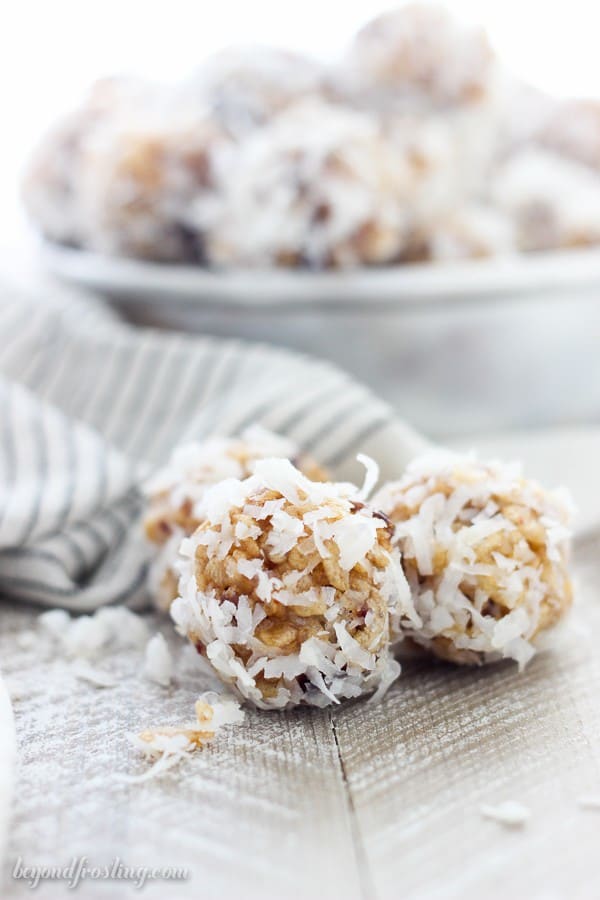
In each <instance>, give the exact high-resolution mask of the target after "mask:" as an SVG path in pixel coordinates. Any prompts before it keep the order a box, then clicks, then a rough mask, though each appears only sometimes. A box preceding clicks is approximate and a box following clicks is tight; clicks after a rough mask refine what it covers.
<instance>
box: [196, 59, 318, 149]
mask: <svg viewBox="0 0 600 900" xmlns="http://www.w3.org/2000/svg"><path fill="white" fill-rule="evenodd" d="M321 80H322V69H321V66H319V65H318V64H317V63H316V62H314V61H313V60H311V59H309V58H307V57H304V56H302V55H301V54H299V53H293V52H291V51H287V50H279V49H277V48H274V47H261V46H248V47H231V48H229V49H226V50H222V51H220V52H219V53H217V54H215V55H214V56H213V57H211V58H210V59H208V60H207V62H206V63H205V65H204V66H203V68H202V69H201V70H200V71H199V72H198V73H197V75H196V77H195V78H194V79H193V82H194V87H195V88H196V90H198V91H199V93H200V96H204V97H205V98H206V100H207V102H208V103H209V105H210V107H211V109H212V110H213V111H214V114H215V116H216V118H217V119H218V120H219V121H220V122H221V124H222V125H223V127H224V128H225V129H226V130H227V131H228V132H229V133H230V134H231V135H232V136H233V137H236V138H243V137H244V136H245V135H246V134H247V133H248V132H250V131H252V130H253V129H255V128H258V127H262V126H263V125H265V124H266V123H268V122H269V121H270V120H271V119H272V118H273V117H274V116H275V115H277V114H278V113H280V112H281V111H282V110H284V109H285V108H286V107H288V106H290V105H291V104H292V103H295V102H297V101H298V100H302V99H304V98H306V97H308V96H312V95H317V94H318V93H319V92H320V88H321Z"/></svg>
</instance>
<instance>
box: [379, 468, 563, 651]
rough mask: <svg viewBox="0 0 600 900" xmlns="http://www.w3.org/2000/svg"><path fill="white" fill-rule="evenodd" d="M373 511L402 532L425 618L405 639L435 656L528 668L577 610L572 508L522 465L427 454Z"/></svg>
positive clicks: (407, 567)
mask: <svg viewBox="0 0 600 900" xmlns="http://www.w3.org/2000/svg"><path fill="white" fill-rule="evenodd" d="M373 503H374V504H375V505H376V506H377V507H378V508H380V509H382V510H383V512H384V513H386V514H387V515H388V516H389V518H390V519H391V521H392V522H393V523H394V524H395V533H394V542H395V545H396V546H397V547H398V548H399V549H400V551H401V554H402V565H403V568H404V572H405V575H406V577H407V580H408V583H409V585H410V588H411V592H412V596H413V599H414V603H415V608H416V611H417V613H418V615H419V617H420V620H421V622H420V624H419V626H418V627H417V628H410V627H409V628H406V629H405V630H404V634H405V635H406V636H409V637H411V638H412V639H413V641H415V642H416V643H417V644H420V645H422V646H424V647H427V648H428V649H429V650H431V651H432V652H433V653H435V654H436V655H437V656H440V657H442V658H443V659H447V660H451V661H452V662H457V663H467V664H475V663H483V662H493V661H495V660H499V659H503V658H510V659H514V660H516V661H517V662H518V663H519V665H520V666H521V667H522V666H524V665H525V664H526V663H527V662H528V660H529V659H531V657H532V656H533V654H534V653H535V649H536V639H537V638H538V636H539V635H540V634H541V632H543V631H545V630H546V629H548V628H550V627H551V626H552V625H554V624H555V623H556V622H558V620H559V619H560V618H561V617H562V616H563V615H564V614H565V612H566V611H567V609H568V608H569V607H570V605H571V600H572V589H571V582H570V580H569V574H568V569H567V559H568V540H569V536H570V532H569V528H568V525H569V519H570V506H569V503H568V500H567V498H565V497H563V496H562V495H561V494H559V493H550V492H548V491H545V490H544V489H543V488H542V487H540V486H539V485H538V484H536V483H535V482H533V481H528V480H526V479H524V478H523V477H522V475H521V472H520V468H519V466H517V465H504V464H501V463H482V462H478V461H477V460H475V459H473V458H470V457H461V456H454V455H450V454H445V453H438V454H431V455H426V456H424V457H421V458H419V459H417V460H416V461H415V462H413V463H412V464H411V465H410V466H409V467H408V469H407V471H406V473H405V475H404V476H403V478H402V479H400V481H397V482H393V483H391V484H388V485H387V486H385V487H384V488H383V489H382V490H381V491H380V492H379V493H378V494H377V495H376V496H375V497H374V499H373Z"/></svg>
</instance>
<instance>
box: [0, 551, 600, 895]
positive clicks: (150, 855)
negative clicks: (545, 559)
mask: <svg viewBox="0 0 600 900" xmlns="http://www.w3.org/2000/svg"><path fill="white" fill-rule="evenodd" d="M598 556H599V554H598V544H597V542H596V541H588V542H587V544H586V545H581V547H580V550H579V554H578V559H577V571H578V576H579V581H580V586H579V594H580V610H579V614H578V616H577V617H576V619H575V624H574V626H573V627H571V629H570V632H569V633H568V634H567V635H566V636H565V637H564V639H563V641H562V643H561V645H560V646H559V647H558V648H557V649H556V650H555V651H554V652H551V653H547V654H545V655H543V656H540V657H539V658H537V659H536V660H534V661H533V663H532V664H531V665H530V666H529V667H528V669H527V670H526V672H525V673H524V674H523V675H519V673H518V672H517V671H516V669H515V667H514V666H512V665H510V664H507V665H500V666H495V667H490V668H488V669H481V670H476V671H471V670H466V669H456V668H452V667H450V666H445V665H441V664H438V665H432V664H430V663H429V662H428V661H426V660H424V659H416V660H412V661H409V662H406V663H405V665H404V673H403V676H402V678H401V680H400V682H399V683H398V684H397V685H396V686H395V687H394V688H393V689H392V690H391V691H390V693H389V694H388V696H387V698H386V699H385V701H384V702H383V703H382V704H381V705H379V706H376V705H373V704H370V703H368V702H356V703H352V704H350V705H348V706H345V707H343V708H339V709H336V710H335V711H333V712H328V711H324V712H321V711H318V710H303V711H298V712H294V713H287V714H283V715H282V714H277V713H259V712H249V713H248V716H247V720H246V722H245V723H244V724H243V725H242V726H239V727H237V728H232V729H231V730H230V731H229V732H228V733H227V734H224V737H223V738H222V739H220V740H219V741H217V742H215V744H213V745H212V746H209V747H208V748H206V749H205V750H204V751H202V752H200V753H197V754H196V755H195V756H194V757H192V758H191V759H190V760H188V761H187V762H185V763H184V764H183V765H182V766H181V768H179V769H178V770H177V771H176V772H173V773H170V774H168V775H166V776H165V777H164V778H163V779H161V780H160V781H152V782H149V783H146V784H136V785H128V784H123V783H122V781H120V780H119V778H118V774H119V773H129V774H132V773H137V772H142V771H144V768H145V766H146V764H145V763H144V762H143V761H140V760H139V758H138V757H137V755H136V753H135V751H134V750H133V749H131V748H130V747H129V745H128V743H127V740H126V733H127V732H131V731H138V730H140V729H141V728H143V727H146V726H149V725H155V724H159V723H166V722H169V723H176V722H179V721H185V720H186V719H189V718H190V711H191V707H192V703H193V700H194V698H195V696H196V695H197V693H198V692H199V691H201V690H204V689H206V688H207V687H209V686H210V685H209V684H208V682H207V681H206V677H205V676H204V675H202V674H200V673H199V671H198V667H197V660H196V659H195V657H194V654H193V653H190V652H187V651H183V652H182V646H181V644H180V643H179V641H178V639H177V638H176V636H174V635H173V634H172V633H170V628H169V626H168V623H166V622H162V623H161V622H159V621H158V620H156V619H153V618H151V619H150V621H151V625H152V627H153V628H154V627H160V628H161V629H162V630H163V631H164V632H165V634H167V635H168V638H169V641H170V642H171V644H172V647H173V649H174V650H175V651H176V655H177V670H176V680H175V682H174V684H173V685H172V687H171V688H169V689H166V690H165V689H163V688H160V687H158V686H156V685H153V684H150V683H149V682H148V681H146V680H144V679H143V677H142V676H141V674H140V665H141V655H140V653H139V652H134V651H132V652H131V653H128V654H126V655H125V656H120V657H111V658H109V659H106V660H102V661H101V662H100V663H99V666H100V667H101V668H103V669H108V670H110V672H111V673H112V674H113V675H115V676H116V677H117V680H118V684H117V686H116V687H114V688H110V689H106V690H98V689H96V688H93V687H91V686H90V685H88V684H86V683H84V682H82V681H80V680H77V679H76V678H75V677H74V676H73V674H72V670H71V668H70V664H69V663H68V662H67V661H65V660H64V659H60V658H56V656H55V655H53V654H45V653H44V652H42V653H41V656H40V650H39V648H37V647H33V648H32V647H29V648H27V646H26V644H27V641H24V640H23V639H22V637H19V635H22V632H23V630H25V629H30V630H31V629H33V628H35V617H36V615H37V612H36V611H34V610H32V609H28V608H23V607H18V608H15V607H12V606H10V605H8V604H5V605H2V606H0V617H1V622H2V631H1V633H0V660H1V662H2V666H3V669H4V671H5V674H6V676H7V681H8V684H9V687H10V690H11V694H12V697H13V704H14V708H15V714H16V721H17V730H18V734H19V741H20V774H19V783H18V788H17V802H16V809H15V817H14V821H13V826H12V828H11V833H10V848H9V867H10V865H11V862H14V860H15V859H16V858H17V857H18V856H22V857H23V858H24V859H25V860H27V861H29V862H31V863H37V864H41V863H47V862H53V863H55V864H56V863H65V862H68V861H69V860H70V858H71V857H72V856H73V855H79V854H85V855H86V856H87V857H88V858H89V859H90V860H91V861H93V862H95V863H97V864H102V863H104V862H107V861H110V860H112V859H113V858H114V857H115V856H118V857H120V858H121V859H122V860H123V861H124V862H126V863H127V864H129V865H169V866H187V867H189V869H190V878H189V880H187V881H185V882H180V883H170V884H169V885H168V887H167V888H166V889H165V885H164V883H155V884H150V885H148V886H147V887H146V888H145V890H144V894H145V895H148V896H154V895H156V896H165V895H168V896H169V897H173V898H177V897H182V898H192V897H193V898H198V897H202V898H208V900H213V898H214V900H216V898H225V900H229V898H234V897H235V898H237V897H243V898H244V900H254V898H259V897H260V898H273V900H275V898H276V900H279V898H282V900H287V898H292V900H296V898H297V900H315V898H321V897H323V898H331V900H338V898H339V900H342V898H344V900H388V898H389V900H397V898H402V900H405V898H408V900H410V898H417V900H429V898H432V900H433V898H439V900H442V898H443V900H454V898H456V900H458V898H460V900H470V898H473V900H475V898H477V900H479V898H485V900H495V898H501V897H502V898H504V897H507V896H510V897H527V898H531V900H538V898H539V900H542V898H543V900H549V898H553V900H554V898H560V900H562V898H565V900H566V898H569V900H572V898H584V900H587V898H590V900H592V898H597V897H598V896H600V882H599V879H598V876H597V875H596V872H595V857H596V854H597V847H598V844H599V838H600V812H595V811H593V810H584V809H582V808H581V807H580V806H579V805H578V802H577V800H578V798H579V797H580V796H583V795H588V796H589V795H596V796H599V795H600V704H599V703H598V700H597V697H598V695H599V694H600V659H599V658H598V656H597V653H596V650H595V641H597V639H598V636H600V603H599V602H598V585H599V584H600V561H599V560H598ZM577 621H583V622H585V623H586V625H587V626H588V627H589V629H590V631H589V632H588V633H586V632H585V631H584V630H583V629H582V628H578V627H576V626H577ZM509 799H512V800H518V801H519V802H521V803H524V804H525V805H526V806H528V807H529V808H530V809H531V813H532V815H531V820H530V821H529V822H528V823H527V825H526V826H525V827H524V828H522V829H515V830H508V829H506V828H503V827H502V826H500V825H499V824H498V823H496V822H493V821H487V820H484V819H482V817H481V814H480V806H481V804H484V803H491V804H494V803H497V802H500V801H503V800H509ZM43 890H44V896H48V897H64V896H65V892H64V887H62V886H61V885H45V886H44V888H43ZM130 894H131V896H133V895H136V891H135V890H134V889H133V888H131V889H126V888H125V887H124V886H123V884H119V883H117V884H115V883H113V884H101V883H97V884H92V883H88V884H86V886H85V893H84V894H83V896H85V897H86V900H88V898H89V900H94V898H96V897H102V898H105V897H115V898H121V897H127V896H129V895H130ZM29 895H30V891H29V889H28V888H27V887H26V886H25V885H24V884H23V883H21V882H14V881H12V880H11V879H10V878H7V880H6V882H5V886H4V889H3V892H2V897H3V898H6V900H15V898H20V897H25V896H29ZM137 895H138V896H139V893H137Z"/></svg>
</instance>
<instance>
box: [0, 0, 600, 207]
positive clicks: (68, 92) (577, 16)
mask: <svg viewBox="0 0 600 900" xmlns="http://www.w3.org/2000/svg"><path fill="white" fill-rule="evenodd" d="M450 5H451V7H452V9H453V10H454V11H455V12H456V13H457V14H459V15H461V16H463V17H466V18H469V19H471V20H479V21H481V22H483V23H484V24H485V25H486V26H487V28H488V31H489V33H490V36H491V37H492V40H493V43H494V44H495V46H496V48H497V49H498V51H499V52H500V53H501V54H502V57H503V58H504V60H505V61H506V62H507V63H508V64H509V65H510V66H511V67H512V68H513V69H515V70H516V71H518V72H520V73H521V74H522V75H523V76H524V77H525V78H527V79H528V80H530V81H531V82H533V83H534V84H537V85H538V86H540V87H543V88H546V89H548V90H550V91H553V92H555V93H559V94H562V95H568V94H577V93H584V94H594V93H599V94H600V54H599V52H598V46H597V45H598V36H597V35H598V27H597V26H598V24H599V22H600V13H598V11H597V10H598V7H597V5H596V3H595V0H558V2H552V0H546V2H544V0H522V2H515V0H454V2H452V3H451V4H450ZM388 6H389V3H386V2H381V0H300V2H298V3H296V2H289V0H252V2H251V0H210V2H206V0H168V2H152V0H39V2H34V0H15V2H12V3H10V6H8V7H7V9H5V11H4V15H3V23H2V32H3V34H2V37H3V40H2V42H1V51H0V109H1V110H2V117H3V123H4V127H3V129H2V136H1V140H0V203H1V204H2V214H1V216H0V218H1V219H2V220H4V221H6V219H7V213H8V211H9V210H12V209H14V208H15V207H16V200H15V198H16V194H17V191H16V184H17V182H18V176H19V171H20V169H21V167H22V164H23V160H24V158H25V157H26V154H27V150H28V148H29V147H30V146H31V144H32V142H33V141H34V140H35V138H36V136H37V135H38V134H39V132H40V130H41V129H42V128H43V127H44V126H45V125H47V124H48V123H49V122H50V121H51V120H52V119H53V118H54V117H55V116H56V115H57V114H58V113H59V112H60V111H62V110H64V109H68V107H69V106H70V104H72V103H74V102H76V100H77V98H78V96H79V95H80V94H81V93H82V91H83V90H84V89H85V87H86V86H87V85H88V84H89V82H90V81H92V80H93V79H94V78H96V77H98V76H100V75H104V74H111V73H115V72H125V71H135V72H141V73H146V74H149V75H154V76H159V77H166V78H176V77H177V76H178V75H181V74H183V73H185V72H186V71H188V70H189V69H192V68H193V67H194V66H195V65H196V64H197V63H198V62H199V61H200V60H201V59H202V57H203V56H205V55H206V54H207V53H210V52H211V51H213V50H216V49H218V48H220V47H222V46H224V45H227V44H235V43H247V42H260V43H276V44H284V45H287V46H289V47H291V48H295V49H299V50H304V51H308V52H310V53H312V54H314V55H317V56H320V57H323V58H332V57H334V56H335V55H336V54H338V53H341V52H343V49H344V47H345V46H346V44H347V43H348V41H349V39H350V37H351V35H352V33H353V31H354V30H355V29H356V28H357V27H358V26H359V25H361V24H362V23H363V22H364V21H365V20H367V19H368V18H370V17H371V16H372V15H373V14H375V13H376V12H378V11H379V10H383V9H385V8H387V7H388Z"/></svg>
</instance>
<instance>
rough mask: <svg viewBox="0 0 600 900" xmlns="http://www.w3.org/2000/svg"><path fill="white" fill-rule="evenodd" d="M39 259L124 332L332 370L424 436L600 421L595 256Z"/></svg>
mask: <svg viewBox="0 0 600 900" xmlns="http://www.w3.org/2000/svg"><path fill="white" fill-rule="evenodd" d="M43 259H44V262H45V265H46V267H47V268H49V269H50V270H51V271H52V272H53V273H55V274H56V275H59V276H61V277H62V278H63V279H66V280H67V281H69V282H71V283H75V284H78V285H80V286H85V287H86V288H91V289H94V290H96V291H98V292H100V293H102V294H104V295H106V296H108V297H109V298H111V300H113V301H116V302H117V303H118V304H119V305H120V306H121V307H122V308H123V309H124V311H125V313H126V315H127V316H128V317H129V318H130V319H131V320H132V321H135V322H138V323H141V324H146V325H159V326H162V327H165V326H166V327H172V328H178V329H181V330H184V331H194V332H202V333H205V334H214V335H218V336H221V337H236V338H245V339H250V340H259V341H268V342H270V343H275V344H280V345H284V346H288V347H290V348H292V349H295V350H300V351H303V352H306V353H311V354H313V355H316V356H320V357H324V358H328V359H330V360H331V361H333V362H335V363H337V364H338V365H341V366H343V367H344V368H346V369H347V370H349V371H351V372H352V373H353V374H354V375H355V376H357V377H358V378H360V379H361V380H362V381H364V382H365V383H367V384H369V385H370V386H371V387H372V388H373V389H374V390H376V391H377V392H378V393H379V394H380V395H382V396H383V397H385V398H386V399H388V400H389V401H390V402H391V403H392V404H393V405H395V406H396V407H397V409H398V410H399V412H400V413H401V414H402V415H404V416H405V417H406V418H407V419H408V420H409V421H410V422H411V423H412V424H413V425H414V426H416V427H417V428H420V429H422V430H423V431H424V432H426V433H428V434H430V435H432V436H434V437H442V436H445V435H451V434H453V435H456V434H465V433H470V432H478V431H490V430H498V429H500V428H510V427H520V428H522V427H530V426H544V425H549V424H566V423H569V424H577V423H581V422H586V421H590V420H598V419H599V418H600V353H599V352H598V346H599V342H600V251H599V250H587V251H584V250H582V251H564V252H561V253H552V254H535V255H530V256H515V257H506V258H503V259H494V260H486V261H469V262H460V263H447V264H435V265H432V264H429V265H427V264H421V265H412V266H402V267H400V266H397V267H389V268H385V269H371V270H365V269H362V270H356V271H347V272H307V271H293V270H274V271H243V272H242V271H235V272H216V271H209V270H206V269H203V268H201V267H192V266H177V265H163V264H157V263H146V262H140V261H137V260H127V259H117V258H109V257H102V256H98V255H95V254H91V253H87V252H84V251H79V250H71V249H65V248H60V247H54V246H45V247H44V253H43Z"/></svg>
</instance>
